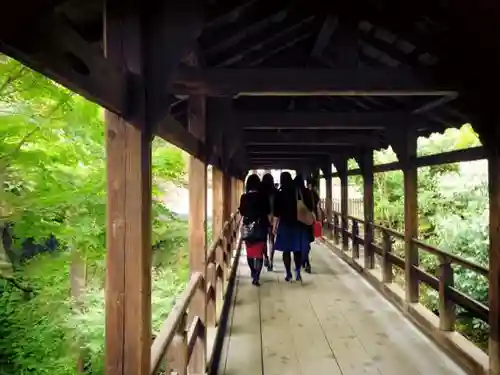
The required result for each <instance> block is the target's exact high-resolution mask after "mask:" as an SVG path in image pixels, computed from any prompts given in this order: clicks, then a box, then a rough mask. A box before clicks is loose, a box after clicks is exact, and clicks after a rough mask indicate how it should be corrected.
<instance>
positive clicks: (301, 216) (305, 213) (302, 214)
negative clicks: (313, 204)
mask: <svg viewBox="0 0 500 375" xmlns="http://www.w3.org/2000/svg"><path fill="white" fill-rule="evenodd" d="M297 221H300V222H301V223H302V224H305V225H313V223H314V214H313V213H312V212H311V211H309V208H307V206H306V205H305V203H304V197H303V196H302V191H301V190H300V188H299V189H298V190H297Z"/></svg>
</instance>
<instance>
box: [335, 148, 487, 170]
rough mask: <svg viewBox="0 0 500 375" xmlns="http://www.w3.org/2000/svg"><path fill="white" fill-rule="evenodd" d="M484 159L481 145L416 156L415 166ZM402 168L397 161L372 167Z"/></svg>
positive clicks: (484, 155)
mask: <svg viewBox="0 0 500 375" xmlns="http://www.w3.org/2000/svg"><path fill="white" fill-rule="evenodd" d="M481 159H486V150H485V149H484V148H483V147H482V146H479V147H471V148H466V149H462V150H455V151H449V152H443V153H440V154H436V155H427V156H421V157H419V158H416V160H415V164H416V166H417V167H419V168H420V167H427V166H431V165H441V164H449V163H460V162H464V161H473V160H481ZM400 169H402V165H401V163H400V162H399V161H397V162H393V163H387V164H380V165H375V166H374V167H373V172H374V173H381V172H389V171H397V170H400ZM347 174H348V175H349V176H356V175H361V174H362V171H361V169H352V170H350V171H348V172H347ZM333 177H338V173H334V174H333Z"/></svg>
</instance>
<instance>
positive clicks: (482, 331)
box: [352, 124, 489, 348]
mask: <svg viewBox="0 0 500 375" xmlns="http://www.w3.org/2000/svg"><path fill="white" fill-rule="evenodd" d="M479 145H480V142H479V139H478V137H477V135H476V134H475V133H474V131H473V130H472V127H471V126H470V125H469V124H466V125H464V126H462V127H461V128H460V129H448V130H447V131H446V132H445V133H444V134H432V135H431V136H430V137H429V138H427V139H423V138H419V139H418V155H419V156H424V155H432V154H437V153H441V152H447V151H452V150H456V149H462V148H469V147H476V146H479ZM394 159H395V155H394V153H393V152H392V150H390V149H389V150H386V151H382V152H376V153H375V155H374V161H375V164H383V163H389V162H393V161H395V160H394ZM352 181H353V182H354V183H355V184H356V185H358V186H359V187H360V188H361V187H362V179H358V180H356V179H353V180H352ZM374 194H375V207H374V208H375V221H376V222H378V223H380V224H382V225H384V226H387V227H390V228H393V229H396V230H398V231H400V232H402V231H403V230H404V188H403V173H402V172H401V171H394V172H386V173H377V174H376V175H375V177H374ZM488 214H489V213H488V190H487V164H486V162H485V161H479V162H469V163H462V164H460V165H459V164H445V165H438V166H430V167H423V168H419V169H418V215H419V238H420V239H422V240H424V241H425V242H428V243H430V244H432V245H435V246H436V247H438V248H440V249H442V250H444V251H448V252H450V253H452V254H456V255H459V256H461V257H464V258H466V259H469V260H471V261H474V262H476V263H479V264H482V265H484V266H487V265H488V226H487V225H488ZM396 245H398V244H396ZM396 250H397V249H395V251H396ZM401 250H402V249H401ZM419 258H420V264H421V267H423V268H424V269H425V270H426V271H427V272H429V273H432V274H435V275H437V272H438V269H437V268H438V260H437V258H436V256H435V255H432V254H429V253H426V252H425V251H420V252H419ZM453 268H454V277H455V287H456V288H457V289H458V290H460V291H462V292H463V293H465V294H467V295H468V296H470V297H472V298H474V299H476V300H478V301H480V302H482V303H487V299H488V298H487V296H488V283H487V280H486V278H485V277H483V276H480V275H478V274H477V273H475V272H472V271H470V270H467V269H464V268H463V267H459V266H454V267H453ZM421 302H422V303H423V304H424V305H426V306H427V307H428V308H429V309H431V310H433V311H437V309H438V294H437V292H436V291H434V290H432V289H431V288H429V287H426V286H425V285H423V286H422V287H421ZM457 312H458V316H459V319H458V322H457V327H458V330H459V331H460V332H462V333H463V334H464V335H466V336H467V337H469V338H470V339H472V340H473V341H474V342H476V343H477V344H478V345H479V346H480V347H482V348H484V347H485V345H486V341H485V340H486V339H487V324H485V323H484V322H480V321H478V320H477V319H475V318H471V317H470V315H469V314H467V313H466V312H464V311H463V310H462V309H458V310H457Z"/></svg>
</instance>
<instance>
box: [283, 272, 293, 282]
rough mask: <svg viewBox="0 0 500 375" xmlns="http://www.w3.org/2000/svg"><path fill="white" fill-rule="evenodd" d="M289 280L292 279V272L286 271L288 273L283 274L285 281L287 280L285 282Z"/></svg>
mask: <svg viewBox="0 0 500 375" xmlns="http://www.w3.org/2000/svg"><path fill="white" fill-rule="evenodd" d="M290 280H292V274H290V273H288V274H286V276H285V281H287V282H288V281H290Z"/></svg>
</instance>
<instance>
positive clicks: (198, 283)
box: [150, 213, 239, 375]
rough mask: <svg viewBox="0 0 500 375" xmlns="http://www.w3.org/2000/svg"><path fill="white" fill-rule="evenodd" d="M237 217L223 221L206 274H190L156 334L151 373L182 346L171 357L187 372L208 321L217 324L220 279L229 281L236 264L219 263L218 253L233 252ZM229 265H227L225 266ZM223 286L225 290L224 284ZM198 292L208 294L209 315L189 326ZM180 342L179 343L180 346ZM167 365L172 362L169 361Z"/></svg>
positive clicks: (209, 253) (228, 255) (226, 255)
mask: <svg viewBox="0 0 500 375" xmlns="http://www.w3.org/2000/svg"><path fill="white" fill-rule="evenodd" d="M238 218H239V215H238V214H237V213H234V214H232V215H231V217H230V218H229V220H228V221H226V222H225V223H224V226H223V229H222V231H221V233H220V236H219V237H218V238H217V239H216V240H215V241H214V242H213V243H212V245H211V246H210V248H209V251H208V254H207V275H203V274H202V273H201V272H196V273H193V274H192V275H191V278H190V280H189V282H188V284H187V286H186V289H185V290H184V292H183V293H182V294H181V296H180V298H179V299H178V300H177V302H176V303H175V305H174V307H173V309H172V311H171V312H170V314H169V315H168V317H167V319H166V321H165V323H164V325H163V327H162V329H161V330H160V333H159V334H158V336H157V337H156V338H155V340H154V342H153V344H152V347H151V362H150V370H151V371H150V373H151V375H154V374H157V373H158V371H159V369H160V367H161V364H162V360H163V358H165V356H167V354H168V353H169V350H170V349H171V348H172V347H175V348H176V349H179V352H178V353H176V354H175V355H172V358H171V360H172V362H173V364H174V367H176V368H175V370H176V371H177V372H178V373H182V374H186V373H187V366H188V364H189V360H190V358H191V354H192V353H193V350H194V347H195V345H196V342H197V341H198V340H202V341H203V342H205V340H206V328H207V325H215V324H216V320H217V319H216V317H215V315H216V303H217V296H216V288H217V283H218V282H219V281H220V282H221V284H224V283H225V282H226V281H229V280H224V278H225V275H229V277H230V278H234V277H235V275H236V273H235V272H234V269H233V268H234V267H235V265H236V264H237V262H235V261H234V262H233V264H232V265H229V264H228V263H229V262H226V261H223V263H224V264H217V259H216V253H217V250H218V249H220V248H221V249H222V252H223V253H225V258H226V259H227V258H228V257H230V256H231V255H232V254H227V251H231V250H232V249H233V248H234V245H235V243H234V241H235V240H236V238H237V235H236V234H237V230H238V224H239V220H238ZM238 255H239V252H237V255H236V256H238ZM219 261H220V260H219ZM226 267H228V269H226V270H225V268H226ZM229 269H230V270H229ZM223 289H224V291H225V288H224V287H223ZM197 293H203V294H204V295H205V301H206V305H207V319H206V321H203V320H202V318H201V317H200V316H194V317H193V321H192V322H191V325H190V326H189V327H187V326H186V324H187V323H188V322H187V318H186V317H187V311H188V310H189V307H190V305H191V302H192V301H193V299H194V298H195V296H196V294H197ZM221 300H222V301H223V303H228V302H227V301H228V300H227V299H225V298H222V299H221ZM208 310H213V311H208ZM178 346H180V347H179V348H178ZM206 364H208V362H207V363H206ZM167 365H172V364H169V363H167Z"/></svg>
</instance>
